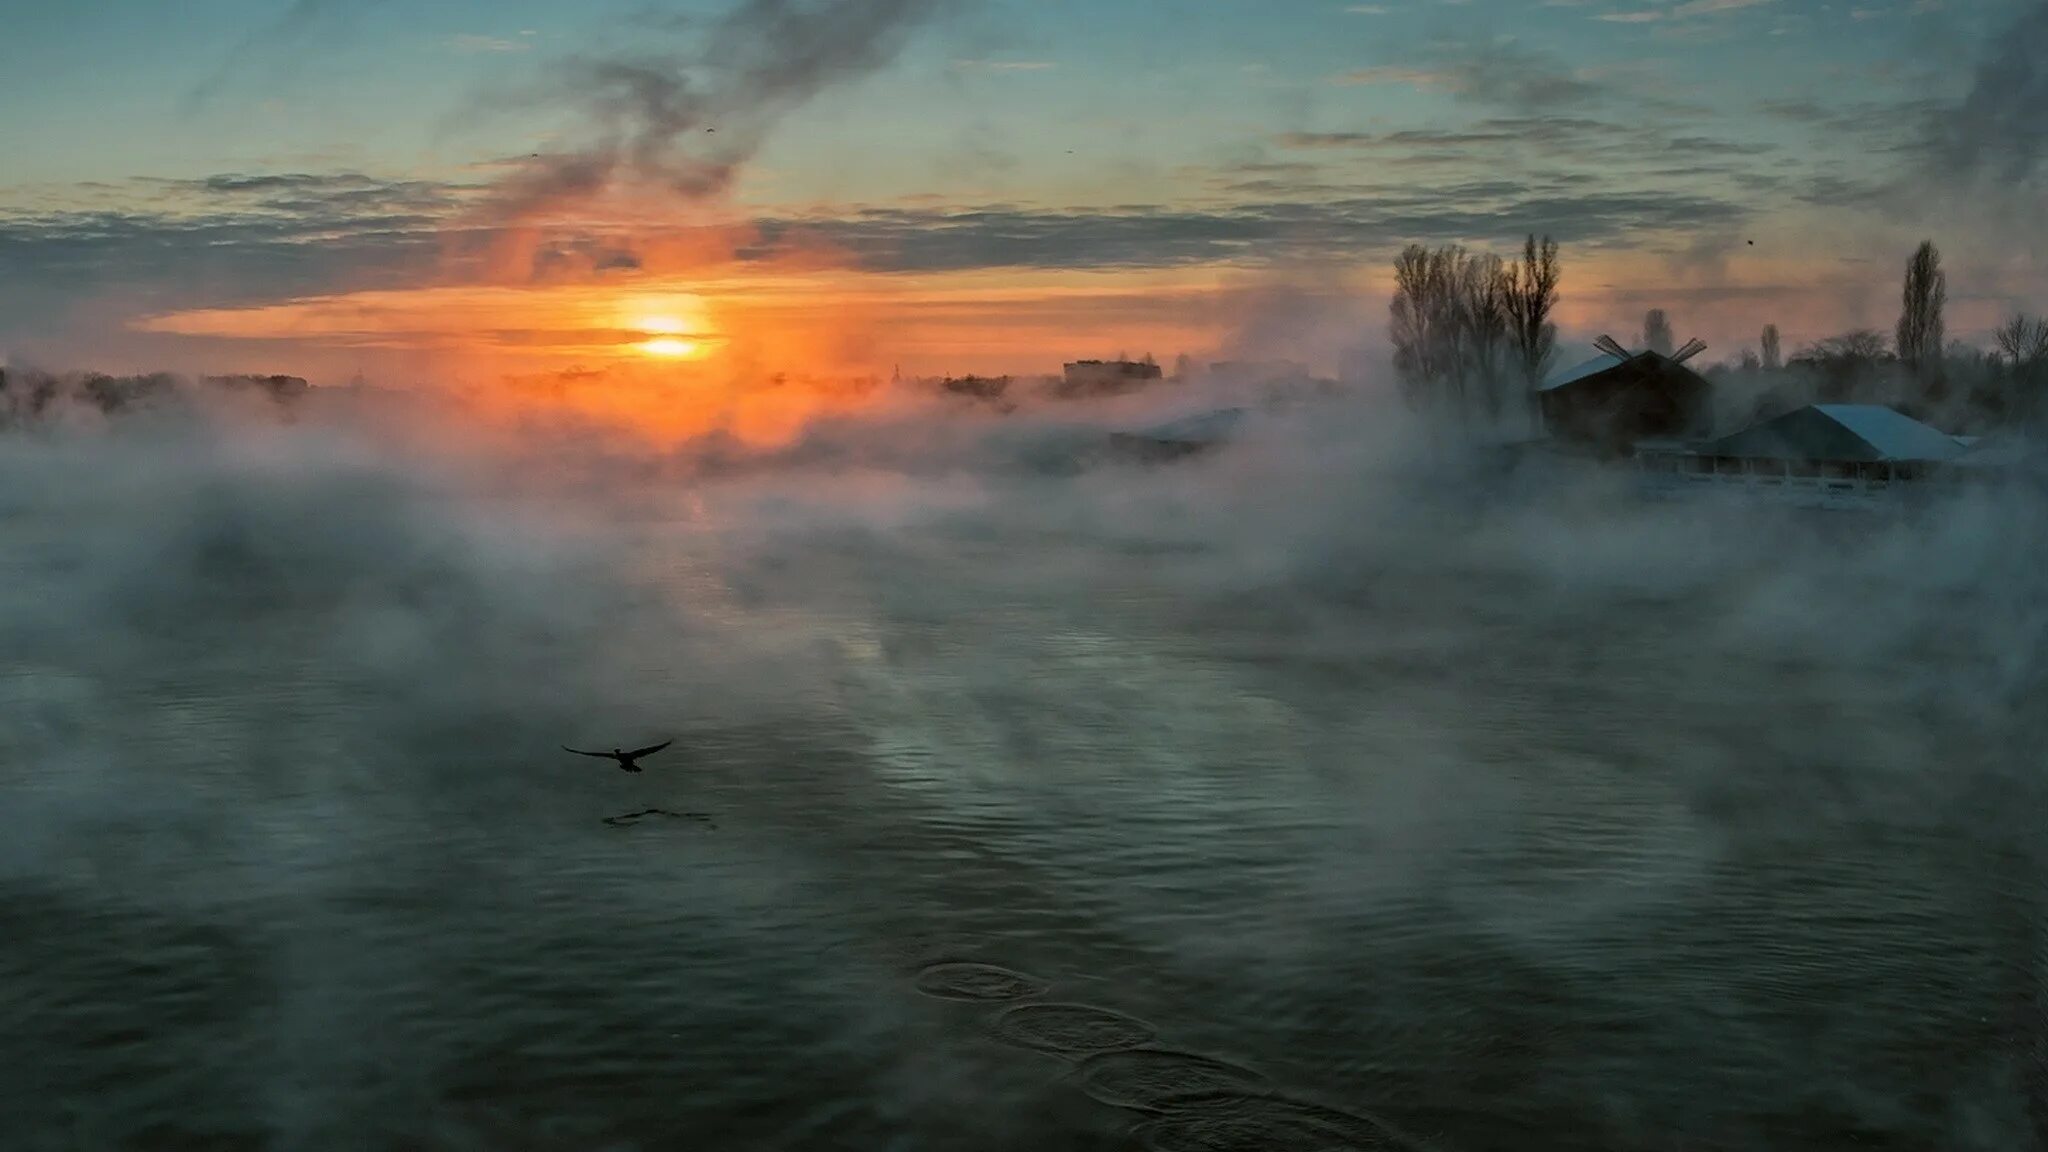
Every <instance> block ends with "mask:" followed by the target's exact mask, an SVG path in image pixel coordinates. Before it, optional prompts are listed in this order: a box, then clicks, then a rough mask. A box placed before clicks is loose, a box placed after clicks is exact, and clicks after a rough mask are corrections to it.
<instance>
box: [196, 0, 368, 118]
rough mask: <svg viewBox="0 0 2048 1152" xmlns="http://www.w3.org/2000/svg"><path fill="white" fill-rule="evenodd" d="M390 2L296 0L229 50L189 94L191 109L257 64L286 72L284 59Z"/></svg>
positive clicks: (210, 97)
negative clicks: (217, 65) (282, 64)
mask: <svg viewBox="0 0 2048 1152" xmlns="http://www.w3.org/2000/svg"><path fill="white" fill-rule="evenodd" d="M385 2H386V0H293V2H292V4H291V6H290V7H288V8H286V9H285V11H284V13H283V14H282V15H280V16H279V17H278V18H277V19H276V20H274V21H272V22H271V23H269V24H266V25H263V26H261V27H259V28H256V29H253V30H251V31H250V32H249V34H248V35H247V36H245V37H244V38H243V39H242V40H241V41H240V42H239V43H237V44H236V45H235V46H234V47H233V48H232V49H230V50H229V51H228V55H227V58H226V59H225V60H223V61H222V62H221V64H220V66H219V67H218V68H216V69H215V70H214V71H213V72H212V74H210V75H209V76H208V77H207V78H206V79H204V80H202V81H200V82H199V83H198V84H196V85H194V86H193V88H192V89H191V91H189V92H187V93H186V94H185V100H184V104H185V107H186V108H187V109H188V110H189V109H192V108H196V107H197V106H199V105H200V104H203V103H205V102H206V101H208V100H210V99H212V98H213V97H214V96H215V95H216V94H218V93H219V91H220V90H221V89H222V88H224V87H226V85H227V84H228V82H229V81H231V80H233V79H234V78H235V76H236V75H237V74H239V73H241V72H242V71H244V70H245V69H248V68H249V67H251V66H252V65H254V64H257V63H259V62H260V63H265V64H267V65H269V66H270V67H271V69H272V70H273V71H276V72H279V73H280V74H281V73H282V67H281V60H280V59H279V58H280V57H282V56H285V55H287V54H289V53H290V52H291V50H293V49H295V48H299V47H302V46H304V45H306V44H307V43H309V42H311V41H313V40H314V39H316V38H328V37H332V36H333V35H334V34H336V32H337V31H339V30H340V29H342V28H345V27H346V26H347V25H348V24H349V23H350V22H351V21H353V20H355V19H356V18H357V17H358V16H360V15H361V14H362V13H363V12H364V11H366V10H368V9H371V8H375V7H377V6H378V5H380V4H383V3H385Z"/></svg>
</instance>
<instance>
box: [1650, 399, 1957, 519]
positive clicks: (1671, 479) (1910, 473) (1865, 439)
mask: <svg viewBox="0 0 2048 1152" xmlns="http://www.w3.org/2000/svg"><path fill="white" fill-rule="evenodd" d="M1634 456H1635V464H1636V467H1637V469H1638V470H1640V471H1641V472H1643V473H1645V474H1646V475H1648V476H1649V477H1652V478H1657V479H1659V480H1660V481H1661V482H1662V483H1664V484H1665V485H1667V486H1668V485H1678V486H1681V487H1683V486H1689V485H1693V484H1702V483H1711V484H1715V485H1719V486H1727V485H1734V486H1738V487H1746V488H1752V489H1759V490H1765V491H1770V492H1776V493H1782V494H1784V495H1785V496H1787V497H1789V498H1792V499H1794V500H1798V501H1800V502H1810V503H1819V504H1833V503H1841V502H1856V501H1860V500H1864V499H1867V498H1869V497H1872V496H1874V495H1877V494H1881V493H1886V492H1890V491H1894V490H1897V489H1900V488H1903V487H1908V486H1917V485H1918V484H1919V483H1920V482H1922V481H1926V480H1930V479H1935V478H1942V479H1953V478H1960V477H1959V476H1958V475H1957V474H1956V473H1955V472H1954V471H1953V470H1954V469H1955V468H1956V467H1957V466H1959V465H1962V464H1963V463H1964V462H1966V461H1968V460H1969V458H1970V456H1971V450H1970V447H1969V446H1968V445H1966V444H1965V443H1963V442H1962V440H1960V439H1958V438H1957V437H1954V436H1951V435H1949V434H1948V433H1946V432H1943V431H1942V430H1941V429H1939V428H1935V427H1932V426H1930V425H1927V424H1923V423H1921V422H1920V421H1918V420H1915V419H1913V418H1912V417H1911V416H1907V415H1905V414H1904V413H1902V412H1899V411H1897V410H1895V409H1891V408H1887V407H1884V406H1883V405H1881V404H1812V405H1808V406H1807V407H1804V408H1798V409H1795V410H1793V411H1791V412H1787V413H1785V414H1784V415H1782V416H1777V417H1773V418H1771V419H1768V420H1764V421H1761V422H1759V423H1757V424H1753V425H1751V426H1750V427H1748V428H1745V429H1743V430H1742V431H1740V432H1736V433H1734V434H1732V435H1728V436H1722V437H1720V438H1718V439H1713V440H1706V441H1702V442H1698V443H1692V444H1683V443H1676V442H1663V443H1659V442H1655V441H1648V442H1643V443H1638V444H1637V445H1635V453H1634ZM1987 463H1989V461H1987Z"/></svg>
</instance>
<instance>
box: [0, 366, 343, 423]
mask: <svg viewBox="0 0 2048 1152" xmlns="http://www.w3.org/2000/svg"><path fill="white" fill-rule="evenodd" d="M308 387H309V385H308V384H307V383H306V381H305V380H304V379H303V378H302V377H298V376H247V375H244V376H202V377H199V378H197V379H196V380H195V379H192V378H189V377H184V376H176V375H173V374H171V373H168V372H155V373H151V374H149V375H147V376H108V375H105V374H103V373H65V374H58V373H52V372H43V371H38V370H35V369H28V368H0V426H18V425H22V424H29V423H35V422H38V421H41V420H46V419H50V418H52V417H54V416H56V415H58V414H59V413H62V412H63V411H65V410H66V409H84V410H90V411H98V412H100V413H103V414H105V415H109V416H112V415H116V414H119V413H123V412H130V411H135V410H138V409H146V408H152V407H165V406H171V405H176V404H179V403H182V402H185V401H188V400H190V399H193V398H195V397H197V396H203V395H205V394H208V393H212V394H216V395H243V396H253V397H258V398H262V399H265V400H268V401H270V402H272V403H274V404H276V405H278V406H279V407H281V408H286V409H289V408H290V407H291V406H292V405H293V404H294V403H296V402H297V401H298V400H299V398H300V397H302V396H304V395H305V394H306V391H307V389H308Z"/></svg>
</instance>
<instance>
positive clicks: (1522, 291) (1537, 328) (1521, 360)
mask: <svg viewBox="0 0 2048 1152" xmlns="http://www.w3.org/2000/svg"><path fill="white" fill-rule="evenodd" d="M1558 279H1559V274H1558V267H1557V241H1555V240H1552V239H1551V238H1550V237H1548V236H1545V237H1544V238H1543V240H1542V243H1540V244H1539V243H1538V242H1537V240H1536V234H1535V233H1533V232H1532V233H1530V234H1529V239H1528V241H1527V242H1526V243H1524V244H1523V245H1522V259H1521V261H1520V262H1519V263H1517V264H1513V265H1510V266H1509V268H1508V284H1507V295H1508V301H1507V303H1508V324H1509V327H1510V329H1511V331H1510V336H1511V337H1512V339H1513V341H1514V352H1515V359H1516V361H1517V362H1518V365H1519V366H1520V368H1521V370H1522V379H1523V381H1524V382H1525V383H1526V384H1527V385H1528V387H1529V389H1530V390H1531V391H1534V390H1535V389H1536V387H1537V385H1539V384H1541V383H1542V382H1543V373H1544V372H1545V371H1547V370H1548V369H1549V367H1550V359H1551V356H1552V355H1554V354H1555V352H1556V350H1557V325H1555V324H1553V323H1551V322H1550V310H1551V309H1552V308H1555V307H1556V306H1557V283H1558Z"/></svg>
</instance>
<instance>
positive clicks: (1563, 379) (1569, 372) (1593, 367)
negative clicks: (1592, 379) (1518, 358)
mask: <svg viewBox="0 0 2048 1152" xmlns="http://www.w3.org/2000/svg"><path fill="white" fill-rule="evenodd" d="M1620 363H1621V361H1620V360H1617V359H1615V358H1614V357H1613V356H1611V355H1609V354H1608V353H1605V352H1602V353H1601V354H1599V355H1598V356H1595V357H1593V358H1592V359H1591V360H1588V361H1586V362H1585V363H1583V364H1574V365H1572V366H1571V367H1570V368H1567V369H1565V370H1564V371H1562V372H1559V373H1557V374H1556V375H1554V376H1551V377H1550V378H1548V379H1546V380H1545V381H1543V383H1542V384H1540V385H1537V388H1536V390H1537V391H1538V392H1548V391H1550V390H1551V389H1553V388H1562V387H1564V386H1565V385H1567V384H1576V383H1578V382H1579V381H1581V380H1584V379H1585V378H1586V377H1588V376H1597V375H1599V374H1600V373H1602V372H1605V371H1607V370H1608V369H1609V368H1612V367H1614V366H1615V365H1617V364H1620Z"/></svg>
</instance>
